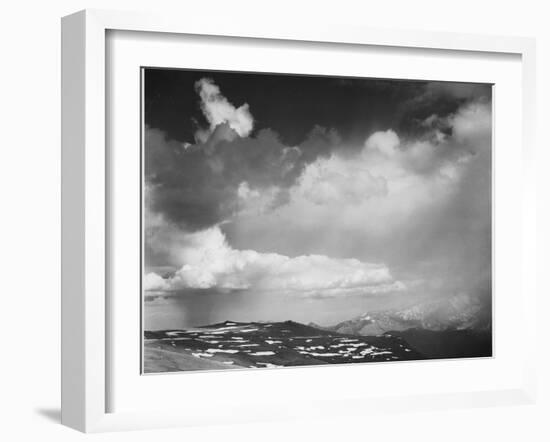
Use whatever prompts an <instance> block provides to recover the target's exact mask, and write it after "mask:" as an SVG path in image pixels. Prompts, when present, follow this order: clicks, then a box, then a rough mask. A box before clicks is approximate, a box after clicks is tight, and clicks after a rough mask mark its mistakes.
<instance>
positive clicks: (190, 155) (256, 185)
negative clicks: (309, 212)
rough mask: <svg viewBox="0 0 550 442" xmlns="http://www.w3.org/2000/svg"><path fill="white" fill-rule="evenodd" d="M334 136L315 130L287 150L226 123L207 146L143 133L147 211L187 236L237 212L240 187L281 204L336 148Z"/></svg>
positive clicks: (275, 140) (265, 133)
mask: <svg viewBox="0 0 550 442" xmlns="http://www.w3.org/2000/svg"><path fill="white" fill-rule="evenodd" d="M338 142H339V137H338V135H337V133H336V132H335V131H334V130H327V129H325V128H322V127H319V126H317V127H315V128H313V130H312V131H311V132H310V133H309V135H308V136H307V138H306V139H305V140H304V141H303V142H302V143H301V144H300V145H298V146H292V147H289V146H285V145H284V144H282V143H281V141H280V140H279V137H278V135H277V133H275V132H274V131H272V130H269V129H262V130H260V131H259V132H258V133H257V134H256V135H255V136H253V137H240V136H239V135H238V134H237V133H236V132H235V131H234V130H233V129H232V128H231V127H229V125H228V124H227V123H222V124H219V125H218V126H216V127H215V128H214V130H213V132H212V134H211V135H210V136H209V138H208V139H207V141H206V142H205V143H197V144H182V143H180V142H177V141H174V140H169V139H167V137H166V135H165V134H164V133H163V132H162V131H161V130H159V129H151V128H146V130H145V152H144V155H145V180H146V183H147V185H148V186H149V204H150V206H149V207H150V209H151V210H153V211H154V212H157V213H162V214H163V215H165V216H166V217H167V218H168V220H170V221H172V222H173V223H175V224H177V225H180V226H181V227H182V228H185V229H187V230H198V229H203V228H206V227H209V226H212V225H214V224H216V223H219V222H221V221H223V220H224V219H226V218H227V217H229V216H230V215H231V214H232V213H233V212H234V211H235V210H237V208H238V189H239V186H240V185H241V184H243V183H246V185H247V186H248V187H249V188H250V189H252V190H254V189H267V188H270V187H274V188H276V192H277V193H278V194H276V195H275V198H274V201H273V204H281V203H283V202H284V201H285V198H286V195H285V189H288V188H289V187H290V186H292V185H293V184H294V183H295V181H296V179H297V178H298V177H299V176H300V174H301V172H302V170H303V168H304V167H305V165H307V164H309V163H311V162H312V161H315V160H316V159H317V158H320V157H327V156H328V155H329V154H330V152H331V149H332V148H334V147H335V146H337V145H338Z"/></svg>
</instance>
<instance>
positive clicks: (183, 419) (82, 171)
mask: <svg viewBox="0 0 550 442" xmlns="http://www.w3.org/2000/svg"><path fill="white" fill-rule="evenodd" d="M182 23H183V24H182ZM109 31H142V32H155V33H163V34H165V35H166V34H179V35H206V36H218V37H238V38H249V39H272V40H274V41H287V42H293V41H295V42H304V41H305V42H319V43H337V44H340V45H369V46H377V47H380V48H390V47H398V48H403V49H404V50H407V49H411V50H412V49H422V48H426V49H435V50H441V51H468V52H474V53H476V54H478V55H479V56H483V54H484V53H499V54H514V55H516V56H519V57H521V75H522V91H521V112H520V113H521V134H522V135H521V136H522V138H521V146H520V147H521V160H522V168H521V171H520V173H519V176H520V179H521V183H522V186H521V204H522V206H521V208H520V209H519V210H520V213H521V229H520V230H515V231H513V232H510V233H511V234H514V235H518V238H521V240H520V244H521V253H520V256H519V257H518V260H519V262H520V264H521V266H520V274H521V275H520V279H518V281H520V280H521V293H520V297H521V303H520V304H521V309H522V313H523V314H522V316H521V317H520V319H518V320H519V321H523V322H522V329H523V330H525V334H527V335H528V336H533V335H534V333H535V322H534V321H535V317H536V304H537V301H536V296H537V292H536V286H535V282H534V281H535V277H534V272H535V268H536V263H535V259H536V252H535V251H536V226H535V200H536V197H535V195H536V193H535V192H536V189H535V178H534V173H532V171H533V170H534V136H533V134H534V130H533V125H534V120H535V119H534V117H533V114H534V107H535V78H534V77H535V66H534V63H535V43H534V41H533V40H532V39H527V38H518V37H494V36H480V35H464V34H450V33H428V32H415V31H399V32H397V31H388V30H376V29H369V28H352V27H346V26H343V25H331V26H326V25H322V24H319V25H313V24H309V25H308V26H300V27H298V26H293V25H288V24H285V25H281V24H279V23H269V22H267V21H266V22H264V21H259V22H256V23H252V22H251V21H250V20H248V21H245V20H243V21H242V22H238V21H235V20H232V21H231V22H222V21H219V22H217V21H212V20H211V18H210V17H194V18H193V20H190V21H186V22H185V23H184V22H183V21H182V20H181V19H180V18H179V17H170V16H155V15H151V14H141V13H127V12H112V11H101V10H86V11H81V12H78V13H76V14H73V15H70V16H67V17H65V18H63V21H62V56H63V58H62V123H63V128H62V144H63V146H62V423H63V424H65V425H67V426H69V427H72V428H75V429H78V430H80V431H84V432H99V431H113V430H125V429H139V428H158V427H168V426H184V425H197V424H208V422H209V421H210V419H211V417H209V416H206V415H201V411H200V409H198V410H197V413H195V414H194V415H190V414H189V413H186V412H185V411H182V410H180V409H176V408H172V409H170V410H156V411H154V410H151V411H143V410H142V411H128V412H126V411H122V412H118V411H112V410H110V407H109V403H108V402H109V399H108V396H109V392H110V390H111V389H112V388H113V385H111V382H110V377H109V370H110V368H109V367H110V364H111V363H112V361H111V359H112V355H111V354H110V345H109V330H108V328H109V326H110V325H109V324H110V323H111V319H110V316H111V312H110V308H109V307H110V303H109V299H108V295H109V289H110V287H109V278H108V270H107V269H108V268H109V259H110V256H109V249H108V247H107V245H108V244H109V241H110V240H111V238H109V234H110V230H109V229H108V224H109V217H110V209H109V207H110V206H109V204H110V196H109V186H108V179H109V174H108V173H107V167H108V155H106V153H107V151H106V148H107V133H106V119H107V118H108V114H107V105H106V103H107V95H106V94H107V93H108V88H107V84H106V74H105V73H106V63H107V60H106V56H107V50H106V34H107V32H109ZM518 148H519V147H518ZM495 173H496V174H499V170H498V168H497V169H496V170H495ZM497 191H498V189H497ZM497 222H498V221H497ZM518 278H519V276H518ZM525 342H527V344H526V347H525V348H523V349H522V354H521V358H523V360H522V362H523V364H522V367H523V368H522V371H521V374H520V375H518V377H517V379H516V378H514V379H510V383H509V385H507V386H506V387H505V388H500V389H489V390H483V389H477V390H476V389H474V390H472V391H466V392H465V391H460V392H458V391H457V392H454V393H449V392H441V393H437V392H436V393H433V392H431V393H429V394H425V395H402V396H395V395H389V396H387V397H377V398H376V400H375V399H373V398H365V400H358V398H347V397H342V398H339V399H338V401H339V402H338V409H339V411H338V413H339V414H364V413H368V412H369V411H373V410H376V411H379V410H380V409H382V410H384V411H399V410H410V409H427V408H450V407H469V406H487V405H501V404H510V403H531V402H533V401H534V400H535V399H534V398H535V390H536V388H535V375H534V372H535V366H534V360H535V358H534V357H531V356H530V355H532V354H533V352H534V348H531V347H529V345H532V346H534V342H535V340H534V339H526V340H525ZM531 343H533V344H531ZM497 357H498V355H497ZM310 370H316V369H315V368H311V369H310ZM210 376H217V374H216V373H212V374H210ZM262 376H263V379H264V380H265V379H267V377H269V376H274V375H273V374H270V373H269V372H266V373H264V374H263V375H262ZM196 379H197V382H200V379H199V378H196ZM334 400H335V398H327V400H312V401H311V405H312V407H310V408H309V409H307V410H303V409H301V410H298V408H300V407H296V409H294V408H293V407H286V409H285V407H283V406H281V404H275V405H274V406H273V407H272V408H270V409H269V410H267V411H266V413H262V412H259V411H258V412H257V413H256V412H254V413H249V414H248V415H247V416H244V417H242V418H241V417H235V416H231V413H230V412H226V413H225V414H224V413H220V414H219V415H218V416H217V417H216V419H217V422H224V421H227V422H234V421H235V420H237V421H241V422H242V421H245V422H246V421H253V420H265V419H284V418H287V417H296V416H302V415H303V416H304V417H319V416H330V415H333V414H334V408H336V407H334ZM267 412H269V413H270V414H269V415H268V413H267Z"/></svg>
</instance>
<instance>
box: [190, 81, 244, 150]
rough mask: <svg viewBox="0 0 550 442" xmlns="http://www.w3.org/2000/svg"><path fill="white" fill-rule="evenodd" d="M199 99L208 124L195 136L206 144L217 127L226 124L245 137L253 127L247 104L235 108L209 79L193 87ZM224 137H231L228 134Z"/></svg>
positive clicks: (198, 82)
mask: <svg viewBox="0 0 550 442" xmlns="http://www.w3.org/2000/svg"><path fill="white" fill-rule="evenodd" d="M195 87H196V89H197V92H198V94H199V96H200V99H201V109H202V112H203V114H204V116H205V118H206V120H207V121H208V123H209V124H210V127H209V128H208V129H200V130H199V131H197V133H196V134H195V136H196V137H197V139H198V140H199V141H200V142H203V143H204V142H206V141H207V140H208V138H209V137H210V135H211V134H212V133H213V132H214V130H215V129H216V127H217V126H219V125H222V124H223V123H226V124H227V125H229V127H230V128H231V129H233V130H234V131H235V132H236V133H237V134H238V135H239V136H241V137H246V136H248V135H249V134H250V132H251V131H252V129H253V127H254V118H253V117H252V114H251V113H250V110H249V108H248V104H247V103H244V104H243V105H242V106H240V107H238V108H236V107H235V106H234V105H233V104H231V103H230V102H229V101H228V100H227V98H225V97H224V96H223V95H222V94H221V92H220V88H219V87H218V86H217V85H216V84H215V83H214V82H213V81H212V80H211V79H209V78H202V79H200V80H199V81H197V83H196V85H195ZM226 136H232V134H231V133H230V132H229V133H227V134H226Z"/></svg>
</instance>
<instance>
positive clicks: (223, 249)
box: [144, 226, 405, 297]
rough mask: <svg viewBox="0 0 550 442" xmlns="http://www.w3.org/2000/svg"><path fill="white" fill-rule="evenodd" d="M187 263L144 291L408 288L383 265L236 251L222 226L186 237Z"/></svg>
mask: <svg viewBox="0 0 550 442" xmlns="http://www.w3.org/2000/svg"><path fill="white" fill-rule="evenodd" d="M180 253H181V260H182V261H183V262H185V264H184V265H183V266H182V267H181V268H180V269H179V270H177V271H176V272H175V274H174V275H173V276H170V277H168V278H162V277H161V276H159V275H157V274H156V273H153V272H151V273H148V274H147V275H146V276H145V278H144V286H145V290H151V291H178V290H183V289H189V288H191V289H211V288H215V289H218V290H222V291H223V290H261V291H277V292H278V293H280V294H294V295H298V296H315V297H331V296H344V295H364V294H378V293H387V292H397V291H400V290H403V289H404V288H405V286H404V284H403V283H402V282H400V281H396V280H395V279H394V278H393V277H392V275H391V273H390V271H389V269H388V268H387V267H386V266H385V265H383V264H372V263H366V262H361V261H359V260H357V259H333V258H330V257H327V256H324V255H301V256H296V257H289V256H285V255H281V254H278V253H259V252H256V251H254V250H237V249H234V248H232V247H231V246H230V245H229V244H228V243H227V240H226V237H225V235H224V234H223V233H222V231H221V230H220V228H219V227H217V226H216V227H211V228H209V229H206V230H203V231H199V232H195V233H191V234H187V235H185V245H184V247H182V248H181V250H180Z"/></svg>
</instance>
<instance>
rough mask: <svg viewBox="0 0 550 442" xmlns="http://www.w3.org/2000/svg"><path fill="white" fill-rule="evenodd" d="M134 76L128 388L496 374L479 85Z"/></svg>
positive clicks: (174, 72) (484, 95) (485, 104)
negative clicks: (389, 366) (134, 319)
mask: <svg viewBox="0 0 550 442" xmlns="http://www.w3.org/2000/svg"><path fill="white" fill-rule="evenodd" d="M141 76H142V77H141V78H142V80H141V81H142V97H141V103H142V116H141V117H142V134H141V138H142V139H141V143H142V146H141V162H142V176H141V195H142V208H141V209H142V219H141V251H142V262H141V267H142V268H141V274H142V281H141V287H142V292H141V293H140V294H136V296H140V297H141V306H142V309H141V313H142V318H141V325H142V337H141V339H142V373H144V374H149V373H168V372H186V371H196V370H226V369H229V370H234V369H260V368H281V367H296V366H321V365H326V364H356V363H368V362H383V363H390V362H396V361H416V360H428V359H431V360H437V359H449V358H486V357H492V355H493V348H492V342H493V323H492V317H493V291H492V261H493V257H492V159H493V156H494V155H493V148H492V129H493V125H492V121H493V112H492V102H493V100H492V85H491V84H485V83H458V82H443V81H431V80H422V81H420V80H408V79H379V78H355V77H354V78H351V77H330V76H313V75H295V74H272V73H251V72H225V71H199V70H187V69H169V68H142V72H141Z"/></svg>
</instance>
